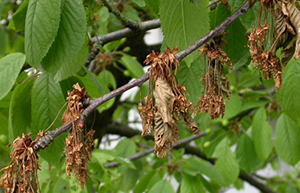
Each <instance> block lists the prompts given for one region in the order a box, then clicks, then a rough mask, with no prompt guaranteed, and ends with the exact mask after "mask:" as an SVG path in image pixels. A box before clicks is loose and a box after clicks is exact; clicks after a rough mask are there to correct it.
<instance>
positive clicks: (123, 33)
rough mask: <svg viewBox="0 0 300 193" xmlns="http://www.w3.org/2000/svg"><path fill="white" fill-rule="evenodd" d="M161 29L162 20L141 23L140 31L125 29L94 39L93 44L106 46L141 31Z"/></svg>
mask: <svg viewBox="0 0 300 193" xmlns="http://www.w3.org/2000/svg"><path fill="white" fill-rule="evenodd" d="M159 27H160V20H159V19H154V20H150V21H145V22H140V23H139V25H138V29H136V30H132V29H130V28H125V29H122V30H118V31H115V32H112V33H109V34H106V35H103V36H98V37H93V38H92V42H94V43H100V44H101V45H105V44H106V43H108V42H112V41H115V40H119V39H122V38H124V37H128V36H130V35H134V34H135V33H138V32H140V31H147V30H150V29H155V28H159Z"/></svg>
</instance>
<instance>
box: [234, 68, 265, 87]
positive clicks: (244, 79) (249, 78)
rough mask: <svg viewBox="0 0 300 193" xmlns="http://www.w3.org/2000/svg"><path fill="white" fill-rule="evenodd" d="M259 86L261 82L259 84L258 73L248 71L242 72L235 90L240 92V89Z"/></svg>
mask: <svg viewBox="0 0 300 193" xmlns="http://www.w3.org/2000/svg"><path fill="white" fill-rule="evenodd" d="M260 84H261V82H260V75H259V72H257V71H255V72H251V71H249V70H244V71H243V72H242V74H241V77H240V79H239V81H238V85H237V88H238V90H240V89H242V88H249V87H253V86H258V85H260Z"/></svg>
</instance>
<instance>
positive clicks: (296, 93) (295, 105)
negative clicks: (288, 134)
mask: <svg viewBox="0 0 300 193" xmlns="http://www.w3.org/2000/svg"><path fill="white" fill-rule="evenodd" d="M299 82H300V60H297V61H295V60H294V59H292V60H291V61H290V62H289V63H288V65H287V66H286V67H285V69H284V71H283V81H282V87H281V89H280V90H279V91H278V93H277V96H278V102H279V104H280V107H281V110H282V111H283V112H284V113H285V114H286V115H288V116H289V117H290V118H292V119H293V120H294V121H296V122H298V123H299V117H300V111H299V109H300V103H299V101H300V84H299Z"/></svg>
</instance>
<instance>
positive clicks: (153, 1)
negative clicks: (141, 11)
mask: <svg viewBox="0 0 300 193" xmlns="http://www.w3.org/2000/svg"><path fill="white" fill-rule="evenodd" d="M145 1H146V3H147V5H149V7H150V8H151V9H152V10H153V11H154V12H155V13H156V14H158V12H159V1H160V0H145Z"/></svg>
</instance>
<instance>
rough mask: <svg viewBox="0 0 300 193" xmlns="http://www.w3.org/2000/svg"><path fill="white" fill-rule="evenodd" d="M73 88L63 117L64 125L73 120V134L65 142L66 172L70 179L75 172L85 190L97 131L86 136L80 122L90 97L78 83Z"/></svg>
mask: <svg viewBox="0 0 300 193" xmlns="http://www.w3.org/2000/svg"><path fill="white" fill-rule="evenodd" d="M73 88H74V90H73V91H72V92H70V91H68V97H67V101H68V109H67V110H66V111H65V112H64V115H63V123H67V122H69V121H71V120H73V125H72V129H71V132H70V134H69V136H68V138H67V139H66V140H65V145H66V146H65V154H66V165H67V168H66V172H67V175H68V177H69V178H70V177H71V172H74V174H75V176H76V178H77V180H78V182H79V184H80V186H81V188H83V187H84V184H85V181H86V179H87V178H88V174H87V161H89V160H90V157H91V151H92V146H93V135H94V132H95V131H94V130H92V129H91V130H90V131H89V132H88V133H87V134H86V135H85V136H84V129H83V124H81V123H80V122H79V118H80V115H81V113H82V112H83V111H84V101H85V100H86V99H87V98H89V96H88V95H87V93H86V92H85V91H84V88H81V87H80V86H79V84H78V83H77V84H75V85H74V86H73Z"/></svg>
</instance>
